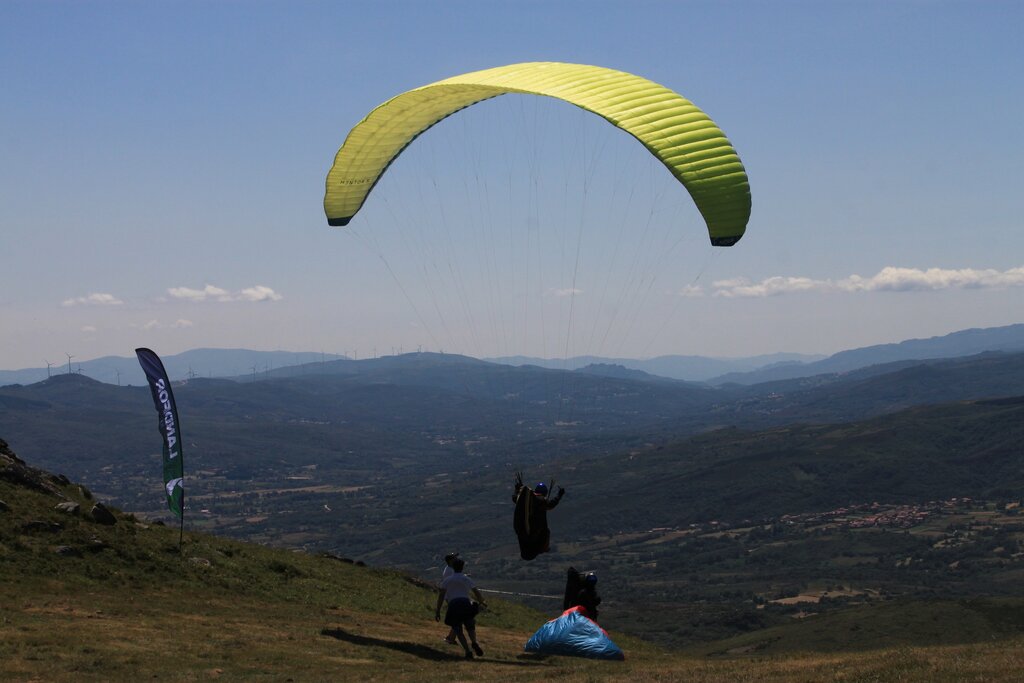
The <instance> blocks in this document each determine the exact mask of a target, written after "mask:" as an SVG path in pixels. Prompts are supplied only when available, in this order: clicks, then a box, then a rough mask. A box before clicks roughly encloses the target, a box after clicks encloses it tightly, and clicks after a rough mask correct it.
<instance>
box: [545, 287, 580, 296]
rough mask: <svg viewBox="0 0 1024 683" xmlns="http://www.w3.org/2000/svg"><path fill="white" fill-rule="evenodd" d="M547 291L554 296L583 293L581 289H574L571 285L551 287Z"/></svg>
mask: <svg viewBox="0 0 1024 683" xmlns="http://www.w3.org/2000/svg"><path fill="white" fill-rule="evenodd" d="M549 291H550V293H551V294H553V295H554V296H579V295H580V294H582V293H583V290H582V289H575V288H573V287H569V288H567V289H552V290H549Z"/></svg>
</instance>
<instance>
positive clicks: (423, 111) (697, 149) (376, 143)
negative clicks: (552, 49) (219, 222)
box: [324, 62, 750, 246]
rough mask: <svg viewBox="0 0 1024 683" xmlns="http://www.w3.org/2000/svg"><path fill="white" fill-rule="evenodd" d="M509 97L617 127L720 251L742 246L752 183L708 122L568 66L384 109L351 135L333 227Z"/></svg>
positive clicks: (443, 89)
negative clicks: (693, 211)
mask: <svg viewBox="0 0 1024 683" xmlns="http://www.w3.org/2000/svg"><path fill="white" fill-rule="evenodd" d="M508 93H522V94H532V95H543V96H546V97H553V98H556V99H560V100H563V101H565V102H568V103H570V104H574V105H576V106H577V107H580V108H582V109H585V110H587V111H589V112H592V113H594V114H597V115H598V116H601V117H602V118H604V119H606V120H608V121H609V122H611V123H612V124H613V125H615V126H617V127H619V128H621V129H622V130H624V131H626V132H627V133H629V134H630V135H632V136H633V137H635V138H636V139H637V140H639V141H640V142H641V143H642V144H643V145H644V147H646V148H647V149H648V150H649V151H650V152H651V154H653V155H654V156H655V157H657V158H658V160H660V161H661V162H662V163H663V164H664V165H665V166H666V167H667V168H668V169H669V171H671V172H672V174H673V175H674V176H675V177H676V178H677V179H678V180H679V181H680V182H681V183H682V184H683V186H684V187H686V189H687V190H688V191H689V193H690V196H691V197H693V201H694V203H695V204H696V205H697V208H698V210H699V211H700V213H701V215H702V216H703V217H704V220H705V222H706V223H707V226H708V233H709V235H710V237H711V243H712V244H713V245H716V246H730V245H732V244H735V243H736V242H737V241H738V240H739V239H740V238H741V237H742V236H743V232H744V231H745V230H746V226H747V221H748V220H749V219H750V185H749V183H748V181H747V174H746V171H745V170H744V168H743V164H742V163H741V162H740V158H739V155H737V153H736V150H735V149H733V146H732V144H731V143H730V142H729V140H728V139H727V138H726V137H725V133H723V132H722V131H721V129H720V128H719V127H718V126H717V125H715V122H714V121H712V120H711V119H710V117H708V115H707V114H705V113H704V112H703V111H701V110H700V109H698V108H697V107H696V106H695V105H694V104H693V103H692V102H690V101H689V100H687V99H685V98H684V97H682V96H680V95H679V94H677V93H675V92H673V91H672V90H669V89H668V88H665V87H664V86H661V85H658V84H657V83H654V82H652V81H649V80H647V79H645V78H640V77H639V76H634V75H632V74H628V73H624V72H622V71H615V70H613V69H605V68H603V67H599V66H587V65H583V64H563V63H559V62H529V63H524V64H512V65H509V66H502V67H497V68H494V69H486V70H484V71H474V72H472V73H468V74H463V75H461V76H454V77H452V78H447V79H445V80H443V81H438V82H436V83H431V84H429V85H425V86H422V87H419V88H416V89H414V90H409V91H408V92H404V93H402V94H401V95H398V96H397V97H393V98H392V99H390V100H388V101H387V102H384V103H383V104H381V105H380V106H378V107H377V108H375V109H374V110H373V111H371V112H370V113H369V114H367V115H366V117H365V118H364V119H363V120H362V121H360V122H359V123H358V124H357V125H356V126H355V127H354V128H353V129H352V130H351V131H350V132H349V134H348V137H347V138H346V139H345V143H344V144H343V145H342V147H341V149H340V150H338V154H337V156H336V157H335V159H334V165H333V166H332V167H331V170H330V172H329V173H328V174H327V190H326V194H325V195H324V211H325V212H326V214H327V221H328V223H329V224H330V225H347V224H348V222H349V221H350V220H352V217H353V216H355V214H356V213H357V212H358V211H359V209H360V208H361V207H362V205H363V203H364V202H365V201H366V197H367V195H369V193H370V191H371V190H372V189H373V186H374V185H375V184H376V183H377V181H378V180H379V179H380V177H381V175H383V173H384V171H385V170H387V167H388V165H389V164H390V163H391V162H392V161H394V159H395V157H397V156H398V155H399V154H400V153H401V152H402V150H403V149H405V147H406V146H408V145H409V143H411V142H412V141H413V140H414V139H415V138H416V136H418V135H420V134H421V133H423V132H424V131H425V130H427V129H428V128H430V127H431V126H433V125H434V124H436V123H437V122H438V121H441V120H442V119H444V118H445V117H447V116H450V115H452V114H454V113H455V112H457V111H459V110H460V109H464V108H466V107H468V106H470V105H473V104H476V103H477V102H481V101H483V100H486V99H490V98H492V97H497V96H498V95H505V94H508Z"/></svg>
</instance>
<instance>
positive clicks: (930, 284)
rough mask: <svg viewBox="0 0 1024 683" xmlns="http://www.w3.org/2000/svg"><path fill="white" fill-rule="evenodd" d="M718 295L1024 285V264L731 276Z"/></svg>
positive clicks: (716, 284)
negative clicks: (824, 275)
mask: <svg viewBox="0 0 1024 683" xmlns="http://www.w3.org/2000/svg"><path fill="white" fill-rule="evenodd" d="M712 286H713V287H714V288H715V296H723V297H730V298H739V297H763V296H776V295H779V294H792V293H794V292H920V291H937V290H944V289H1005V288H1007V287H1022V286H1024V266H1022V267H1019V268H1011V269H1009V270H1005V271H998V270H992V269H985V270H975V269H974V268H959V269H947V268H928V269H925V270H921V269H919V268H898V267H895V266H887V267H885V268H883V269H882V270H880V271H878V273H876V274H875V275H872V276H870V277H863V276H860V275H851V276H849V277H846V278H843V279H841V280H814V279H811V278H806V277H784V276H775V277H770V278H767V279H765V280H762V281H761V282H756V283H753V282H750V281H748V280H744V279H742V278H740V279H732V280H718V281H716V282H714V283H712Z"/></svg>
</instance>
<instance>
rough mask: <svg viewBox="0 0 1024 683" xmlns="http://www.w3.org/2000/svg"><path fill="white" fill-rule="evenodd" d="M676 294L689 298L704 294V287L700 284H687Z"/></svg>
mask: <svg viewBox="0 0 1024 683" xmlns="http://www.w3.org/2000/svg"><path fill="white" fill-rule="evenodd" d="M676 295H677V296H684V297H688V298H692V297H698V296H704V289H703V288H702V287H701V286H700V285H686V286H685V287H683V288H682V289H680V290H679V291H678V292H676Z"/></svg>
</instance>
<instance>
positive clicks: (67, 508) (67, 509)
mask: <svg viewBox="0 0 1024 683" xmlns="http://www.w3.org/2000/svg"><path fill="white" fill-rule="evenodd" d="M81 507H82V506H81V505H79V504H78V503H74V502H71V501H68V502H66V503H57V505H56V506H54V508H53V509H54V510H56V511H57V512H63V513H64V514H67V515H77V514H78V510H79V509H80V508H81Z"/></svg>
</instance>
